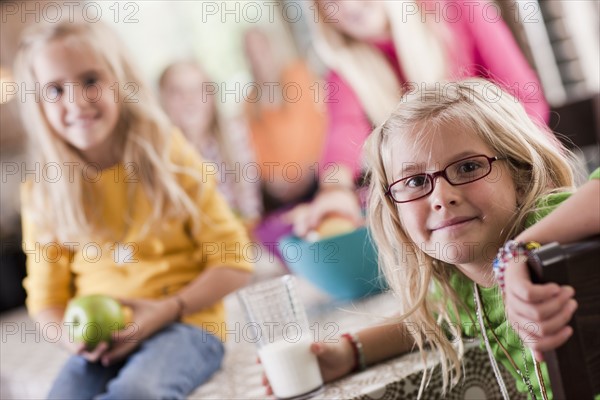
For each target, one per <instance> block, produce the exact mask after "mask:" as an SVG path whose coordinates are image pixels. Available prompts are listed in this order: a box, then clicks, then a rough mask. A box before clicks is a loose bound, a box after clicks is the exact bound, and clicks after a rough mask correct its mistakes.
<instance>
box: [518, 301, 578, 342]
mask: <svg viewBox="0 0 600 400" xmlns="http://www.w3.org/2000/svg"><path fill="white" fill-rule="evenodd" d="M576 309H577V302H576V301H575V300H573V299H571V300H569V301H568V303H567V305H566V306H565V307H563V309H562V310H560V312H559V313H557V314H556V315H555V316H553V317H552V318H550V319H548V320H546V321H543V322H530V321H528V320H527V319H523V318H522V317H516V318H515V317H514V315H513V317H511V318H510V322H511V325H512V327H513V329H515V330H517V331H518V333H519V336H521V338H522V339H523V341H525V342H526V343H535V342H540V341H542V340H545V339H547V338H551V337H554V336H555V335H557V334H558V332H560V331H562V330H563V329H564V327H565V326H567V324H568V323H569V321H570V320H571V318H572V317H573V313H574V312H575V310H576Z"/></svg>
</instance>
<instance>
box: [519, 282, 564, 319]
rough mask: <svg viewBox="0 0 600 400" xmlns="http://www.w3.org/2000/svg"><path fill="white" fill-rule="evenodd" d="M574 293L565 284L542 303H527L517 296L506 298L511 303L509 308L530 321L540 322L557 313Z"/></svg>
mask: <svg viewBox="0 0 600 400" xmlns="http://www.w3.org/2000/svg"><path fill="white" fill-rule="evenodd" d="M574 295H575V290H574V289H573V288H572V287H570V286H566V287H564V288H562V289H561V291H560V292H559V294H558V295H556V296H554V297H551V298H550V299H548V300H547V301H545V302H543V303H533V304H532V303H528V302H524V301H522V300H521V299H520V298H518V297H512V298H509V299H507V303H508V302H510V303H511V307H510V308H511V309H512V310H513V311H514V312H515V313H516V314H517V315H519V316H521V318H522V319H524V320H528V321H531V322H542V321H545V320H547V319H550V318H551V317H553V316H555V315H556V314H558V313H559V312H560V311H561V310H563V309H564V308H565V307H566V306H567V304H568V302H569V300H570V299H571V298H572V297H573V296H574Z"/></svg>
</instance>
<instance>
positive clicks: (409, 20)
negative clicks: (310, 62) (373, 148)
mask: <svg viewBox="0 0 600 400" xmlns="http://www.w3.org/2000/svg"><path fill="white" fill-rule="evenodd" d="M407 3H411V4H410V5H414V8H415V9H416V10H417V12H415V13H407V12H405V11H406V10H407ZM421 3H422V2H417V1H414V2H406V1H396V0H392V1H385V2H384V5H385V7H386V10H387V14H388V18H389V23H390V28H391V31H392V38H393V41H394V48H395V50H396V54H398V59H399V60H401V63H402V70H403V72H404V74H405V78H406V79H407V80H408V81H409V82H415V83H422V82H438V81H442V80H445V79H447V78H449V74H450V69H449V61H448V59H449V55H448V53H449V51H450V50H449V46H450V43H449V40H446V39H449V38H448V34H447V32H448V30H447V29H446V26H445V24H444V22H443V19H442V20H441V21H438V22H435V21H434V18H429V19H426V18H424V17H423V15H422V14H421V7H420V4H421ZM314 4H315V8H316V10H317V12H318V18H316V19H315V27H314V28H315V29H314V33H315V49H316V51H317V53H318V54H319V56H320V57H321V58H322V59H323V61H324V62H325V64H326V65H327V67H328V68H330V69H332V70H333V71H335V72H337V73H338V74H339V75H340V76H341V77H342V78H343V79H345V80H346V81H347V82H348V83H349V84H350V86H351V87H352V89H353V90H354V91H355V93H356V94H357V96H358V98H359V100H360V103H361V104H362V106H363V109H364V110H365V112H366V114H367V116H368V117H369V119H370V120H371V122H372V123H373V124H374V125H379V124H381V123H382V122H383V121H384V120H385V118H387V116H388V115H389V114H390V112H391V111H392V109H393V108H394V106H395V105H396V104H397V103H398V100H399V99H400V97H401V95H402V92H403V89H402V87H401V84H400V82H399V81H398V78H397V77H396V75H395V73H394V70H393V69H392V67H391V66H390V65H389V62H388V61H387V60H386V59H385V57H384V56H383V55H382V54H381V52H379V51H377V50H376V49H374V48H373V46H372V45H370V44H367V43H364V42H361V41H359V40H356V39H354V38H351V37H349V36H348V35H346V34H344V33H342V32H340V31H339V29H337V28H336V27H335V24H334V23H332V22H329V20H330V19H331V18H330V16H329V15H328V14H329V13H327V11H326V10H325V9H324V7H325V6H324V4H323V1H322V0H314Z"/></svg>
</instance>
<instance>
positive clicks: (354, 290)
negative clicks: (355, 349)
mask: <svg viewBox="0 0 600 400" xmlns="http://www.w3.org/2000/svg"><path fill="white" fill-rule="evenodd" d="M279 251H280V252H281V255H282V257H283V259H284V260H285V262H286V264H287V266H288V268H289V269H290V271H292V272H293V273H294V274H296V275H298V276H301V277H303V278H305V279H307V280H308V281H310V282H311V283H313V284H314V285H315V286H317V287H318V288H320V289H321V290H323V291H324V292H326V293H328V294H329V295H331V296H332V297H333V298H335V299H338V300H351V299H357V298H360V297H364V296H368V295H371V294H375V293H379V292H381V291H382V290H383V289H385V288H386V284H385V279H384V278H383V277H382V276H380V274H379V270H378V266H377V251H376V249H375V247H374V244H373V242H372V240H371V238H370V237H369V234H368V230H367V228H365V227H362V228H359V229H356V230H355V231H353V232H350V233H347V234H343V235H338V236H333V237H329V238H326V239H322V240H319V241H317V242H307V241H306V240H303V239H301V238H298V237H296V236H287V237H285V238H283V239H282V240H281V241H280V242H279Z"/></svg>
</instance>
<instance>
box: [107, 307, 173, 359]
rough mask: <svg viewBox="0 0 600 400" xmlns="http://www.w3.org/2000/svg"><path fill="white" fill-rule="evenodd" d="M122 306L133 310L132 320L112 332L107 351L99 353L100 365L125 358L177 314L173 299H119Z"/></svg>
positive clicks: (171, 320)
mask: <svg viewBox="0 0 600 400" xmlns="http://www.w3.org/2000/svg"><path fill="white" fill-rule="evenodd" d="M119 301H120V302H121V304H122V305H123V306H127V307H130V308H131V309H132V311H133V320H132V321H131V322H130V323H128V324H127V326H126V327H125V329H122V330H120V331H118V332H115V333H114V334H113V342H112V344H111V347H110V349H109V350H108V351H106V352H105V353H103V354H102V355H101V358H100V361H101V362H102V365H104V366H109V365H112V364H114V363H115V362H118V361H121V360H123V359H125V358H126V357H127V356H128V355H129V354H130V353H131V352H132V351H134V350H135V349H136V348H137V347H138V346H139V344H140V343H142V342H143V341H144V340H145V339H147V338H149V337H150V336H152V335H153V334H154V333H156V332H158V331H159V330H160V329H162V328H163V327H164V326H165V325H167V324H169V323H171V322H173V321H174V320H175V317H176V315H177V310H178V305H177V303H176V302H175V300H174V299H171V298H169V299H161V300H142V299H136V300H133V299H130V300H122V299H120V300H119Z"/></svg>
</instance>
